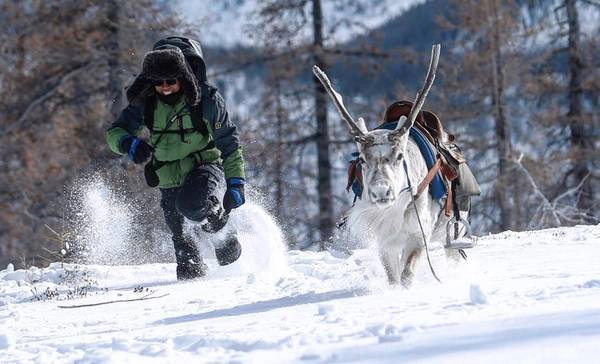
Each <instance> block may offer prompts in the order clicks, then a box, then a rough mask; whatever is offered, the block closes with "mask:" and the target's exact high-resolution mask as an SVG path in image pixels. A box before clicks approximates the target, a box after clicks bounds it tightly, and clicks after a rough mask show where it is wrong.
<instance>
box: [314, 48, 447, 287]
mask: <svg viewBox="0 0 600 364" xmlns="http://www.w3.org/2000/svg"><path fill="white" fill-rule="evenodd" d="M439 55H440V45H439V44H436V45H434V46H433V48H432V53H431V60H430V63H429V70H428V71H427V76H426V79H425V83H424V85H423V88H422V89H421V91H420V92H419V93H418V94H417V97H416V99H415V102H414V106H413V108H412V110H411V112H410V114H409V117H408V118H406V117H405V116H402V117H401V119H400V121H399V122H398V125H397V127H396V129H395V130H372V131H368V130H367V127H366V124H365V121H364V119H363V118H359V119H358V123H357V122H355V121H354V119H353V118H352V116H351V115H350V113H349V112H348V110H347V109H346V107H345V106H344V103H343V101H342V96H341V95H340V94H339V93H337V92H336V91H335V90H334V89H333V87H332V85H331V82H330V81H329V79H328V77H327V75H326V74H325V73H324V72H323V71H321V70H320V69H319V68H318V67H317V66H314V67H313V72H314V74H315V76H316V77H317V78H318V79H319V80H320V81H321V83H322V84H323V86H324V87H325V89H326V91H327V92H328V94H329V95H330V96H331V98H332V99H333V102H334V104H335V106H336V108H337V110H338V111H339V113H340V115H341V116H342V119H343V120H345V121H346V123H347V124H348V127H349V130H350V134H351V135H352V136H353V137H354V140H355V141H356V143H357V146H358V150H359V152H360V158H361V159H360V163H361V166H362V171H363V185H364V190H363V194H362V199H360V200H358V201H357V202H356V203H355V205H354V206H353V207H352V208H351V209H350V211H349V213H348V216H347V220H346V221H347V222H346V226H348V227H349V229H353V230H354V231H356V232H365V231H369V232H370V233H371V234H372V236H373V237H374V238H375V240H376V241H377V246H378V249H379V256H380V258H381V261H382V263H383V266H384V268H385V272H386V274H387V277H388V280H389V283H390V284H391V285H397V284H398V283H401V284H402V285H403V286H404V287H406V288H408V287H409V286H410V285H411V283H412V279H413V276H414V273H415V268H416V266H417V262H418V260H419V257H420V256H421V253H422V251H423V246H424V244H423V241H424V239H426V240H425V242H426V241H430V240H431V239H434V240H438V241H439V240H440V239H442V238H443V237H444V236H445V235H444V234H445V232H446V225H447V223H448V221H449V218H448V217H447V216H446V215H445V214H443V213H442V206H441V205H440V204H439V203H438V202H436V201H435V200H433V198H432V197H431V195H430V194H429V193H428V192H429V191H428V187H427V189H426V190H425V191H423V192H422V193H421V194H420V195H418V196H415V193H416V186H418V185H419V183H420V182H421V181H423V179H424V178H425V176H426V175H427V172H428V169H427V165H426V163H425V160H424V159H423V157H422V155H421V152H420V151H419V148H418V146H417V144H416V143H415V142H414V141H413V140H412V139H411V138H409V130H410V128H411V127H412V126H413V124H414V122H415V118H416V117H417V115H418V113H419V111H420V110H421V107H422V106H423V103H424V102H425V98H426V97H427V93H428V92H429V90H430V88H431V86H432V84H433V81H434V79H435V72H436V69H437V64H438V60H439ZM412 205H414V208H411V206H412ZM425 247H426V243H425ZM446 253H447V255H449V256H452V257H456V254H458V253H457V252H456V251H455V250H450V249H446ZM428 258H429V257H428ZM430 265H431V262H430ZM432 272H434V271H433V269H432ZM434 275H435V272H434ZM436 278H437V276H436Z"/></svg>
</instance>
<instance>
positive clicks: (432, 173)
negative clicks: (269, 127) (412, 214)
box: [415, 157, 442, 199]
mask: <svg viewBox="0 0 600 364" xmlns="http://www.w3.org/2000/svg"><path fill="white" fill-rule="evenodd" d="M441 165H442V161H441V160H440V158H439V157H438V158H437V160H436V161H435V164H434V165H433V166H432V167H431V169H430V170H429V172H427V175H426V176H425V178H423V180H422V181H421V183H419V186H418V187H417V194H416V195H415V199H417V198H419V196H421V193H422V192H423V191H424V190H425V188H427V186H429V184H430V183H431V181H432V180H433V178H434V177H435V175H436V173H437V172H438V171H439V170H440V167H441Z"/></svg>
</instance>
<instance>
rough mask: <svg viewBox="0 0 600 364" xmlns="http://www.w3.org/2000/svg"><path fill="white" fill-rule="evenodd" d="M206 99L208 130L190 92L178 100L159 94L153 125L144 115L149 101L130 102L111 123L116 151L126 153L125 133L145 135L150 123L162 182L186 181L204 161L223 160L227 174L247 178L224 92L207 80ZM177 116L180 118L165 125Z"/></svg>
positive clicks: (169, 185) (109, 134)
mask: <svg viewBox="0 0 600 364" xmlns="http://www.w3.org/2000/svg"><path fill="white" fill-rule="evenodd" d="M202 103H203V119H204V121H205V123H206V126H207V129H208V135H203V134H202V133H200V132H199V131H197V130H196V129H194V127H193V125H192V119H191V117H190V110H189V108H188V105H187V103H186V100H185V97H181V98H180V99H179V101H178V102H177V103H176V104H175V105H173V106H171V105H169V104H166V103H164V102H162V101H160V100H157V102H156V108H155V109H154V122H153V125H147V124H148V123H146V120H144V115H145V111H144V108H145V105H144V103H137V104H129V106H127V107H126V108H125V109H124V110H123V111H122V112H121V114H120V115H119V117H118V118H117V120H116V121H115V122H114V123H112V125H111V126H110V128H109V129H108V131H107V135H106V140H107V143H108V145H109V146H110V149H111V150H112V151H113V152H115V153H118V154H121V155H125V154H127V151H126V150H122V149H121V142H122V141H123V139H124V138H125V137H127V136H129V135H135V136H139V135H140V134H141V133H142V131H143V129H144V127H146V128H148V129H150V133H151V137H150V140H149V141H148V143H149V144H150V145H152V147H154V150H155V151H154V156H153V159H152V161H151V162H150V163H154V164H155V166H157V167H159V168H158V169H157V171H156V172H157V175H158V178H159V185H158V187H159V188H172V187H178V186H180V185H181V184H182V183H183V181H184V180H185V178H186V176H187V175H188V173H189V172H190V171H191V170H192V169H193V168H194V166H195V165H196V164H197V163H200V162H218V163H222V164H223V169H224V171H225V178H232V177H240V178H245V173H244V158H243V155H242V148H241V147H240V145H239V138H238V132H237V128H236V126H235V124H233V123H232V122H231V121H230V120H229V114H228V113H227V109H226V107H225V102H224V100H223V98H222V97H221V95H220V94H219V93H218V92H216V89H214V88H211V87H210V86H208V85H206V84H204V85H203V87H202ZM172 119H173V120H175V121H174V122H172V123H171V125H170V126H169V128H168V129H165V128H166V127H167V124H169V121H170V120H172ZM165 132H166V133H165Z"/></svg>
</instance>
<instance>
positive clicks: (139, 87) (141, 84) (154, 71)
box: [126, 46, 201, 106]
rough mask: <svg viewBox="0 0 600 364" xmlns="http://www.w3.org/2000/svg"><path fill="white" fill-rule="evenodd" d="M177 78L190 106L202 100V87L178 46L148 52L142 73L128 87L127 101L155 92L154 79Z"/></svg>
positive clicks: (131, 101)
mask: <svg viewBox="0 0 600 364" xmlns="http://www.w3.org/2000/svg"><path fill="white" fill-rule="evenodd" d="M169 78H177V79H178V80H179V81H180V82H181V87H182V89H183V93H184V94H185V97H186V100H187V102H188V104H189V105H190V106H193V105H196V104H198V102H200V96H201V95H200V88H199V87H198V83H197V82H196V78H195V77H194V74H193V72H192V70H191V68H190V66H189V65H188V63H187V62H186V60H185V57H184V56H183V53H182V52H181V50H180V49H179V48H177V47H174V46H173V47H168V48H162V49H158V50H155V51H151V52H148V53H146V55H145V56H144V61H143V62H142V73H140V74H139V75H138V76H137V77H136V79H135V80H134V81H133V83H132V84H131V85H130V86H129V87H128V88H127V92H126V94H127V101H129V102H130V103H133V102H136V101H138V100H140V99H142V98H144V97H146V96H149V95H151V94H152V92H154V88H153V86H152V81H154V80H166V79H169Z"/></svg>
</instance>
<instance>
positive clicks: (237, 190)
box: [223, 178, 246, 213]
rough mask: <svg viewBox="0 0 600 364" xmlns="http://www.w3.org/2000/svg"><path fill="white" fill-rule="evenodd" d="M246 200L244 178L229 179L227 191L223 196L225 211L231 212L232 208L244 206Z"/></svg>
mask: <svg viewBox="0 0 600 364" xmlns="http://www.w3.org/2000/svg"><path fill="white" fill-rule="evenodd" d="M244 202H246V198H245V196H244V179H243V178H230V179H228V180H227V191H225V197H223V207H224V208H225V212H227V213H230V212H231V210H232V209H236V208H238V207H240V206H242V205H243V204H244Z"/></svg>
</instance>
